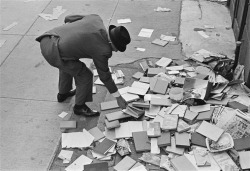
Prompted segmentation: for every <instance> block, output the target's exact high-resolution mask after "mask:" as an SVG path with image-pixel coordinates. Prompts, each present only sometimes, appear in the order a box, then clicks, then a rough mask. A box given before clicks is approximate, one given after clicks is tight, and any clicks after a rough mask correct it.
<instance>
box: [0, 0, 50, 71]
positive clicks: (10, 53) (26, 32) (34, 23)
mask: <svg viewBox="0 0 250 171" xmlns="http://www.w3.org/2000/svg"><path fill="white" fill-rule="evenodd" d="M51 2H52V0H50V1H49V3H48V4H47V5H46V6H45V7H44V9H43V10H42V12H43V11H45V9H46V8H47V7H48V6H49V5H50V3H51ZM42 12H41V13H42ZM38 18H39V16H37V18H36V19H35V21H34V22H33V23H32V24H31V25H30V27H29V28H28V30H27V31H26V32H25V33H24V34H23V35H21V36H22V38H21V39H20V40H19V41H18V42H17V44H16V45H15V46H14V48H13V49H12V50H11V51H10V53H9V54H8V55H7V56H6V58H5V59H4V60H3V61H2V63H1V64H0V67H1V66H2V65H3V64H4V63H5V61H6V60H7V59H8V58H9V56H10V54H11V53H12V52H13V51H14V50H15V49H16V47H17V46H18V45H19V44H20V42H21V41H22V40H23V38H24V37H25V36H26V35H27V33H28V32H29V31H30V29H31V28H32V27H33V25H34V24H35V23H36V21H37V20H38ZM34 41H35V40H34Z"/></svg>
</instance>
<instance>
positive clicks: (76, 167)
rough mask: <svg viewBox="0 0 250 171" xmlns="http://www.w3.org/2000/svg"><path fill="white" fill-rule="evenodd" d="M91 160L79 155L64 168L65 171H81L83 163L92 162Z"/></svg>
mask: <svg viewBox="0 0 250 171" xmlns="http://www.w3.org/2000/svg"><path fill="white" fill-rule="evenodd" d="M92 161H93V160H91V159H90V158H88V157H86V156H84V155H81V156H80V157H78V158H77V159H76V160H75V161H74V162H73V163H72V164H71V165H69V166H68V167H66V168H65V170H66V171H83V170H84V165H86V164H90V163H92Z"/></svg>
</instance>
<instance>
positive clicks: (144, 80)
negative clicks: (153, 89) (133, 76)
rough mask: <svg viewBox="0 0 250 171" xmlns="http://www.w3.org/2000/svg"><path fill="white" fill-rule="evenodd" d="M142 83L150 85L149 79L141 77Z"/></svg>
mask: <svg viewBox="0 0 250 171" xmlns="http://www.w3.org/2000/svg"><path fill="white" fill-rule="evenodd" d="M139 81H140V82H143V83H148V84H149V77H141V78H140V80H139Z"/></svg>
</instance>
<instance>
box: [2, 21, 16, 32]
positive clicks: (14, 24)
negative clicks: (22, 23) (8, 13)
mask: <svg viewBox="0 0 250 171" xmlns="http://www.w3.org/2000/svg"><path fill="white" fill-rule="evenodd" d="M17 24H18V22H13V23H12V24H10V25H9V26H7V27H5V28H4V29H3V31H8V30H10V29H11V28H12V27H14V26H16V25H17Z"/></svg>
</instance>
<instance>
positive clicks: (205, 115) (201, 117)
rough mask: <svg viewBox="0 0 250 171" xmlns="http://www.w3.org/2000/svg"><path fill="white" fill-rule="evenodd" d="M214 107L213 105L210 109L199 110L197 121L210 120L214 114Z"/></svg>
mask: <svg viewBox="0 0 250 171" xmlns="http://www.w3.org/2000/svg"><path fill="white" fill-rule="evenodd" d="M214 109H215V107H213V106H211V107H210V110H209V111H204V112H199V114H198V116H197V118H196V121H203V120H205V121H210V120H211V118H212V116H213V112H214Z"/></svg>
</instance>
